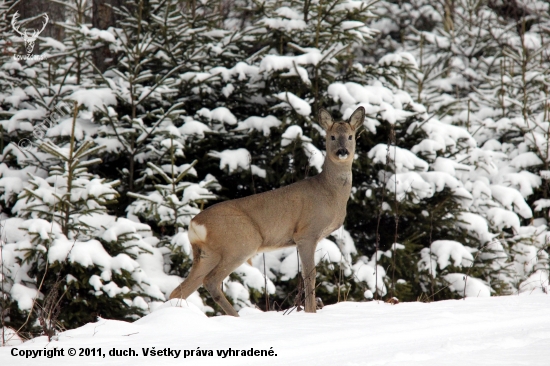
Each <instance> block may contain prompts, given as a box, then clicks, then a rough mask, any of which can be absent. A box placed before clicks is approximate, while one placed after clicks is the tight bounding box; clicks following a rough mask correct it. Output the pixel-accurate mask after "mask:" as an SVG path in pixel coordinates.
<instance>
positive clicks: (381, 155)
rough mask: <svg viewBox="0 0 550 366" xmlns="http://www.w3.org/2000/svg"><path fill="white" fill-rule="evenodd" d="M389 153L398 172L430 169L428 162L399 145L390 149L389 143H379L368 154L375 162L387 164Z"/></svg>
mask: <svg viewBox="0 0 550 366" xmlns="http://www.w3.org/2000/svg"><path fill="white" fill-rule="evenodd" d="M388 150H389V151H388ZM388 153H389V154H388ZM387 155H389V158H390V160H391V162H393V163H394V164H395V166H396V168H397V172H398V173H403V172H408V171H422V172H424V171H426V170H428V163H426V162H425V161H424V160H422V159H420V158H419V157H417V156H416V155H415V154H413V153H412V152H410V151H409V150H407V149H402V148H400V147H399V146H390V147H389V149H388V145H386V144H378V145H376V146H375V147H373V148H372V149H370V151H369V152H368V154H367V156H368V157H369V159H372V160H373V162H374V163H375V164H376V163H378V164H386V157H387Z"/></svg>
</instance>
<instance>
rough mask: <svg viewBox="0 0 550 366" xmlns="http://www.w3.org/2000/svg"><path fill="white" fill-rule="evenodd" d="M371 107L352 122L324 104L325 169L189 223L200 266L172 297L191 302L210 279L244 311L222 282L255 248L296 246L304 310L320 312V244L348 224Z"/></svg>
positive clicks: (229, 310) (213, 291) (221, 301)
mask: <svg viewBox="0 0 550 366" xmlns="http://www.w3.org/2000/svg"><path fill="white" fill-rule="evenodd" d="M364 117H365V109H364V108H363V107H359V108H357V110H355V112H353V114H352V116H351V117H350V119H349V120H348V121H340V122H335V121H334V120H333V119H332V117H331V115H330V113H329V112H327V111H326V110H324V109H321V110H320V112H319V124H320V125H321V126H322V127H323V128H324V129H325V131H326V143H325V146H326V157H325V162H324V164H323V171H322V172H321V173H320V174H318V175H316V176H314V177H309V178H306V179H304V180H302V181H299V182H296V183H293V184H291V185H288V186H286V187H282V188H279V189H275V190H272V191H269V192H264V193H259V194H255V195H252V196H248V197H244V198H239V199H235V200H231V201H225V202H221V203H218V204H215V205H213V206H211V207H209V208H207V209H206V210H204V211H202V212H201V213H199V214H198V215H197V216H195V217H194V218H193V220H191V223H190V224H189V240H190V242H191V246H192V248H193V266H192V267H191V271H190V272H189V275H188V276H187V278H186V279H185V281H184V282H183V283H182V284H180V285H179V286H178V287H177V288H176V289H175V290H174V291H173V292H172V294H170V299H173V298H182V299H185V298H187V297H188V296H189V295H191V294H192V293H193V292H194V291H196V290H197V288H198V287H199V286H200V285H201V284H204V287H205V288H206V289H207V290H208V292H209V293H210V295H212V298H213V299H214V301H216V302H217V303H218V305H220V306H221V308H222V309H223V310H224V311H225V313H226V314H228V315H233V316H239V315H238V314H237V312H236V311H235V309H234V308H233V306H231V304H230V303H229V301H227V299H226V298H225V296H224V294H223V292H222V290H221V283H222V281H223V279H224V278H225V277H227V276H228V275H229V274H230V273H231V272H233V271H234V270H235V269H236V268H237V267H239V266H240V265H241V264H243V263H244V262H245V261H247V260H248V259H249V258H251V257H252V256H254V255H255V254H256V253H261V252H265V251H270V250H275V249H279V248H284V247H287V246H292V245H296V246H297V248H298V253H299V255H300V259H301V261H302V276H303V278H304V284H305V291H306V292H305V302H306V304H305V311H306V312H310V313H314V312H315V310H316V302H315V276H316V271H315V260H314V255H315V248H316V247H317V243H318V242H319V241H320V240H321V239H323V238H325V237H326V236H327V235H329V234H330V233H332V232H333V231H334V230H336V229H337V228H339V227H340V226H342V224H343V223H344V218H345V217H346V204H347V202H348V199H349V196H350V193H351V165H352V163H353V157H354V154H355V134H356V132H357V130H358V128H359V127H360V126H361V125H362V124H363V119H364Z"/></svg>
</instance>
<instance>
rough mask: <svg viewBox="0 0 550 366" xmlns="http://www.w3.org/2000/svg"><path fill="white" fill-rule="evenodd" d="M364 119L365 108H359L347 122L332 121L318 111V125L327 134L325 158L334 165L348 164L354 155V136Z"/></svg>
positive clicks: (323, 112)
mask: <svg viewBox="0 0 550 366" xmlns="http://www.w3.org/2000/svg"><path fill="white" fill-rule="evenodd" d="M364 119H365V108H363V107H359V108H357V109H356V110H355V112H353V114H352V115H351V117H350V118H349V120H347V121H334V120H333V119H332V116H331V115H330V113H329V112H327V111H326V110H324V109H321V110H320V111H319V124H320V125H321V127H323V128H324V129H325V131H326V132H327V140H326V150H327V158H329V159H330V160H332V161H333V162H335V163H350V162H351V161H352V160H353V156H354V155H355V134H356V133H357V130H358V129H359V127H360V126H361V125H362V124H363V120H364Z"/></svg>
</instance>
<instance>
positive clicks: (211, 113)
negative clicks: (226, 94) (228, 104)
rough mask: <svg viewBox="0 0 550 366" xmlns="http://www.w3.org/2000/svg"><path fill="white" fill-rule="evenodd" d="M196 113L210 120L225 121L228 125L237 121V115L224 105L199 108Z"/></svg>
mask: <svg viewBox="0 0 550 366" xmlns="http://www.w3.org/2000/svg"><path fill="white" fill-rule="evenodd" d="M197 114H198V115H199V116H201V117H204V118H206V119H207V120H209V121H211V120H214V121H219V122H225V123H227V124H229V125H234V124H236V123H237V117H235V116H234V115H233V113H231V111H230V110H229V109H227V108H225V107H218V108H215V109H213V110H209V109H207V108H202V109H200V110H199V111H198V112H197Z"/></svg>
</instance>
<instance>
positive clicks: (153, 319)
mask: <svg viewBox="0 0 550 366" xmlns="http://www.w3.org/2000/svg"><path fill="white" fill-rule="evenodd" d="M549 342H550V296H546V295H532V296H508V297H490V298H468V299H466V300H450V301H441V302H434V303H402V304H398V305H389V304H385V303H382V302H367V303H352V302H345V303H339V304H337V305H332V306H326V307H325V308H324V309H323V310H320V311H319V312H318V313H317V314H305V313H303V312H300V313H296V312H292V313H291V314H290V315H283V313H282V312H279V313H277V312H268V313H262V312H259V311H256V310H253V309H250V308H247V309H243V310H242V311H241V318H232V317H229V316H218V317H213V318H207V317H206V316H205V315H204V314H203V313H202V312H201V311H200V310H198V309H197V308H195V307H194V306H193V305H186V304H183V305H180V306H176V300H172V302H168V303H166V304H165V305H164V306H162V307H160V308H159V309H157V310H156V311H154V312H153V313H151V314H150V315H148V316H146V317H144V318H142V319H140V320H138V321H136V322H134V323H128V322H122V321H115V320H108V319H100V320H99V321H98V322H96V323H90V324H87V325H85V326H83V327H80V328H78V329H73V330H69V331H67V332H64V333H62V334H61V335H60V336H59V340H58V341H54V342H51V343H48V342H47V339H46V338H45V337H42V338H37V339H34V340H31V341H29V342H26V343H24V344H20V345H16V346H14V347H3V348H0V363H1V364H3V365H14V366H15V365H39V364H40V365H54V364H55V365H75V364H77V365H98V364H102V365H104V364H117V365H133V366H136V365H142V364H143V365H150V364H154V365H158V364H174V365H175V364H182V363H184V364H186V365H188V364H192V365H195V364H200V365H248V364H255V365H258V364H260V365H369V366H371V365H548V364H549V362H550V361H549V360H550V348H549V347H548V344H549ZM153 347H154V349H155V350H165V349H167V350H168V349H169V350H171V351H172V355H171V356H151V355H149V356H147V357H145V356H144V355H143V352H144V351H143V349H149V350H152V349H153ZM45 348H46V349H48V350H50V349H53V348H59V349H63V350H64V351H63V352H64V356H59V357H54V358H46V357H38V358H35V359H30V358H29V359H27V358H25V356H24V354H25V352H26V351H31V350H34V351H39V350H42V351H43V350H44V349H45ZM70 348H74V349H75V350H76V351H77V355H76V356H72V357H71V356H69V355H68V354H67V353H68V352H69V349H70ZM81 348H83V349H86V348H88V349H89V350H90V351H91V349H92V348H95V350H96V354H97V353H98V352H99V351H98V350H99V349H101V352H102V355H105V357H103V356H97V355H96V356H95V357H94V356H88V357H85V356H80V357H79V356H78V353H80V352H81V351H80V349H81ZM113 349H116V350H118V351H124V350H126V352H128V351H129V350H130V349H132V350H134V351H135V353H136V354H137V356H119V357H116V356H110V355H109V351H111V350H113ZM197 349H199V350H200V351H201V353H202V352H205V353H207V354H208V353H211V354H212V356H208V355H207V356H204V355H201V356H196V355H193V356H189V355H188V356H187V357H186V358H185V359H184V354H185V351H186V350H187V352H188V354H189V353H190V352H191V350H192V351H193V353H194V354H195V353H196V351H197ZM229 349H231V350H239V356H226V357H225V358H222V356H218V351H223V352H227V350H229ZM251 349H253V350H255V351H262V350H263V351H264V352H265V353H268V352H269V351H272V353H273V354H274V355H272V356H257V357H253V356H241V355H240V352H241V351H243V350H244V351H248V352H251V351H250V350H251ZM178 351H179V357H178V358H177V359H176V358H175V357H174V356H175V353H174V352H178ZM209 351H211V352H209ZM14 353H15V354H22V355H23V356H13V355H12V354H14Z"/></svg>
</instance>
